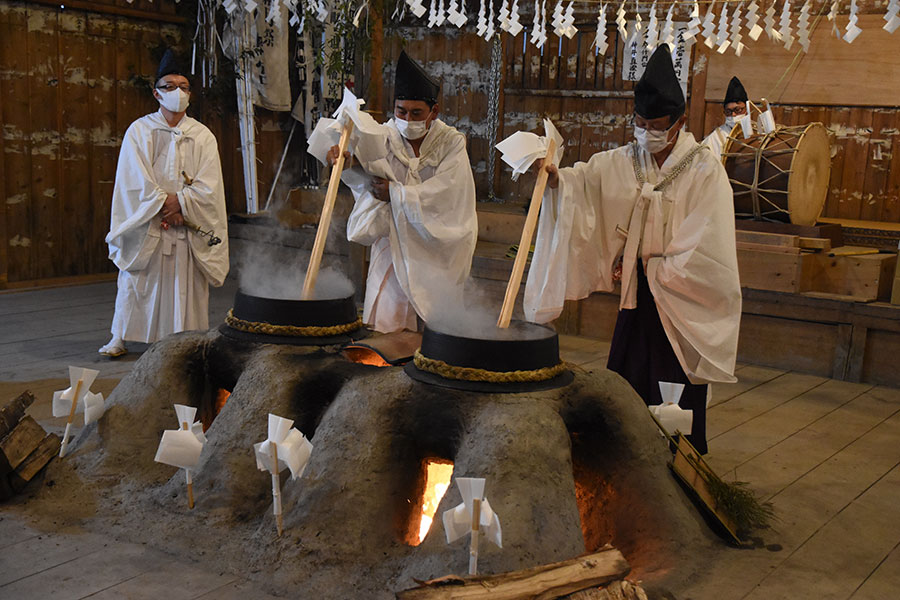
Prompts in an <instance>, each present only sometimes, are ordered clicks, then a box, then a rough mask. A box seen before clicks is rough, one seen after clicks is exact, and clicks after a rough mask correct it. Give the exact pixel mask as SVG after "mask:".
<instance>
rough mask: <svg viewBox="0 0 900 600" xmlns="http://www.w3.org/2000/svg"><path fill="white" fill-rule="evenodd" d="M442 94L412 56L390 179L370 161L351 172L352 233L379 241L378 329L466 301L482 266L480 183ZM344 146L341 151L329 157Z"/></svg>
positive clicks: (393, 136) (400, 67)
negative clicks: (442, 110) (478, 253)
mask: <svg viewBox="0 0 900 600" xmlns="http://www.w3.org/2000/svg"><path fill="white" fill-rule="evenodd" d="M439 91H440V86H439V84H438V83H437V82H435V81H434V80H433V79H432V78H431V77H429V76H428V74H427V73H425V71H424V70H423V69H422V68H421V67H420V66H419V65H418V64H416V63H415V62H414V61H413V60H412V59H410V58H409V57H408V56H407V55H406V53H405V52H402V53H401V54H400V58H399V60H398V62H397V72H396V78H395V83H394V95H395V100H394V118H393V119H391V120H390V121H388V122H387V123H386V125H385V129H386V138H385V142H384V143H385V146H386V148H385V152H384V156H383V157H381V158H379V165H378V169H377V172H378V173H379V174H380V175H382V176H376V175H373V174H372V173H371V172H370V171H369V170H368V169H366V166H367V165H366V163H365V160H363V164H362V165H359V164H357V165H356V166H354V167H352V168H350V169H345V170H344V173H343V175H342V181H343V182H344V183H345V184H347V185H348V186H349V187H350V189H351V190H352V191H353V196H354V198H355V200H356V203H355V205H354V207H353V211H352V212H351V214H350V217H349V219H348V222H347V237H348V239H349V240H350V241H353V242H357V243H359V244H363V245H365V246H370V247H371V251H370V257H369V275H368V278H367V280H366V296H365V305H364V309H363V321H364V322H365V323H366V324H367V325H368V326H369V327H371V328H373V329H375V330H376V331H380V332H392V331H400V330H403V329H408V330H411V331H415V330H416V329H417V328H418V323H417V321H418V319H417V317H420V318H422V319H423V320H424V321H426V322H427V321H429V320H430V319H433V318H434V317H435V316H437V314H438V313H439V312H440V311H441V310H446V309H447V308H449V307H454V306H460V305H461V303H462V292H463V286H464V284H465V281H466V279H467V277H468V275H469V270H470V268H471V265H472V255H473V254H474V252H475V242H476V241H477V238H478V220H477V217H476V214H475V181H474V179H473V177H472V168H471V166H470V164H469V156H468V154H467V152H466V138H465V136H464V135H463V134H462V133H460V132H459V131H457V130H456V129H454V128H453V127H450V126H449V125H447V124H445V123H444V122H443V121H441V120H440V119H438V118H437V115H438V104H437V96H438V93H439ZM337 151H338V148H337V146H335V147H334V148H332V149H331V151H330V153H329V155H328V160H329V162H331V163H334V161H335V159H336V158H337ZM347 157H349V154H348V155H347ZM358 158H360V157H358Z"/></svg>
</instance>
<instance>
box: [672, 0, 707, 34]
mask: <svg viewBox="0 0 900 600" xmlns="http://www.w3.org/2000/svg"><path fill="white" fill-rule="evenodd" d="M670 12H671V11H670ZM700 25H701V21H700V4H699V3H698V2H697V0H694V5H693V6H692V7H691V20H690V21H688V28H687V30H686V31H685V32H684V35H683V36H682V37H683V38H684V41H685V42H689V41H691V40H692V39H694V38H695V37H697V34H698V33H700Z"/></svg>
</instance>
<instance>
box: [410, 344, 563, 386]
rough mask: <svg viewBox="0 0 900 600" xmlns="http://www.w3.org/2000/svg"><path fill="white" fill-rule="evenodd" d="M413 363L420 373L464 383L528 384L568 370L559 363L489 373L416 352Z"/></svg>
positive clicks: (550, 377)
mask: <svg viewBox="0 0 900 600" xmlns="http://www.w3.org/2000/svg"><path fill="white" fill-rule="evenodd" d="M413 363H415V365H416V367H417V368H418V369H419V370H420V371H427V372H428V373H434V374H435V375H440V376H441V377H444V378H446V379H458V380H463V381H485V382H488V383H528V382H537V381H546V380H548V379H553V378H554V377H556V376H557V375H559V374H560V373H562V372H563V371H565V370H566V365H565V363H559V364H557V365H554V366H552V367H544V368H542V369H534V370H531V371H489V370H487V369H476V368H474V367H457V366H454V365H451V364H448V363H445V362H444V361H442V360H437V359H434V358H428V357H427V356H424V355H423V354H422V353H421V352H419V351H418V350H416V353H415V354H414V355H413Z"/></svg>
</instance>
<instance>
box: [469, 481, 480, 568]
mask: <svg viewBox="0 0 900 600" xmlns="http://www.w3.org/2000/svg"><path fill="white" fill-rule="evenodd" d="M480 521H481V499H480V498H473V499H472V540H471V542H470V543H469V575H475V574H477V573H478V530H479V529H480V527H479V523H480Z"/></svg>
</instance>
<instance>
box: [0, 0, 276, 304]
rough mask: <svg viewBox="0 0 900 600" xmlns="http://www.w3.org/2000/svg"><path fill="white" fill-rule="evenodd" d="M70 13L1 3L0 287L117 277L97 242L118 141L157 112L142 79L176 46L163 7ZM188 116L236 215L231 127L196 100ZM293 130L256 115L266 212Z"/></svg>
mask: <svg viewBox="0 0 900 600" xmlns="http://www.w3.org/2000/svg"><path fill="white" fill-rule="evenodd" d="M50 4H52V2H51V3H50ZM66 5H67V8H66V9H65V10H60V9H59V4H58V3H57V4H56V5H55V6H45V5H43V4H41V3H34V2H27V3H23V2H8V1H7V0H0V123H2V125H3V127H2V136H0V202H2V204H0V288H3V287H7V286H10V285H12V286H21V285H28V284H29V283H31V282H37V281H42V280H46V279H53V278H60V277H79V276H84V275H94V274H98V273H107V272H113V271H114V270H115V267H114V265H113V264H112V263H111V262H110V261H109V260H108V258H107V254H108V248H107V246H106V244H105V243H104V241H103V240H104V237H105V236H106V233H107V232H108V231H109V210H110V200H111V197H112V186H113V182H114V180H115V170H116V162H117V159H118V154H119V147H120V145H121V141H122V136H123V134H124V133H125V130H126V129H127V128H128V125H129V124H130V123H131V122H132V121H134V120H135V119H136V118H138V117H140V116H143V115H145V114H147V113H150V112H153V111H155V110H157V108H158V104H157V102H156V100H155V99H154V98H153V96H152V95H151V91H150V89H149V88H148V87H147V85H146V83H145V81H144V80H143V79H141V78H152V77H153V76H154V75H155V73H156V68H157V61H156V59H155V58H154V57H153V52H154V50H157V49H158V47H159V46H160V45H161V44H166V45H172V44H175V45H179V44H180V45H181V46H182V47H183V46H184V43H183V42H182V39H183V37H184V34H183V29H182V28H183V26H184V20H183V19H181V18H179V17H177V16H176V15H175V14H174V13H175V5H174V3H173V2H172V1H171V0H156V1H153V2H151V1H150V0H135V1H134V2H133V3H132V4H129V3H127V2H126V1H125V0H107V1H103V0H94V1H92V2H78V1H76V2H74V3H73V4H69V3H66ZM73 6H74V7H78V8H73ZM188 112H189V114H191V115H192V116H196V117H197V118H199V119H200V120H201V121H203V122H204V123H206V124H207V125H208V126H209V127H210V129H211V130H212V131H213V133H214V134H215V135H216V137H217V139H218V141H219V149H220V154H221V156H222V165H223V172H224V175H225V189H226V197H227V199H228V205H229V210H230V211H231V212H240V211H243V210H244V206H245V199H244V191H243V171H242V166H241V152H240V138H239V135H238V129H237V121H236V119H235V118H234V116H233V115H232V114H230V113H228V112H225V113H224V114H217V113H215V112H214V111H212V110H208V111H206V112H207V113H208V114H205V115H204V111H203V104H202V100H201V99H199V98H198V99H197V101H196V102H194V103H193V104H192V107H191V108H190V109H189V111H188ZM289 120H290V119H289V117H288V116H287V115H286V114H285V115H276V114H274V113H270V112H268V111H265V110H261V109H260V110H259V120H258V127H259V130H260V133H259V155H260V158H261V161H262V162H261V164H260V165H259V177H260V195H261V197H262V199H263V201H264V200H265V197H266V195H267V194H268V190H269V185H270V182H271V180H272V179H273V175H274V171H275V167H276V166H277V159H278V158H279V157H280V153H281V150H282V148H283V144H284V141H285V139H286V132H287V130H288V129H289V127H290V123H289Z"/></svg>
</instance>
